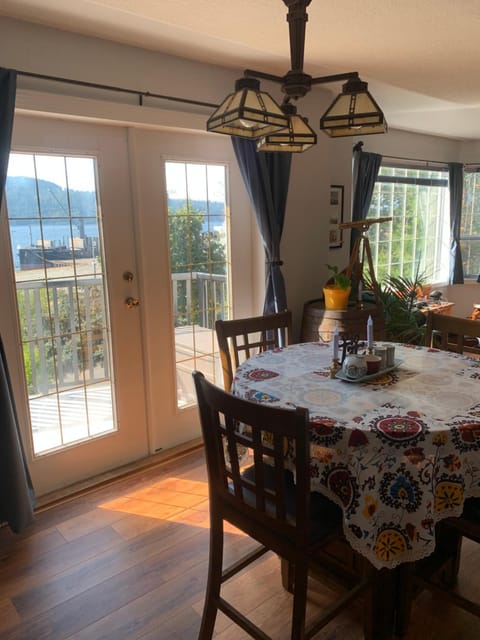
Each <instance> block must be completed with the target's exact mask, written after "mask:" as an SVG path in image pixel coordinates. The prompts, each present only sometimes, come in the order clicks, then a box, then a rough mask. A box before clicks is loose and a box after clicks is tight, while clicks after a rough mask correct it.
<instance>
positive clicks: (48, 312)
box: [17, 272, 228, 397]
mask: <svg viewBox="0 0 480 640" xmlns="http://www.w3.org/2000/svg"><path fill="white" fill-rule="evenodd" d="M47 288H48V295H47ZM172 294H173V312H174V318H175V327H182V326H185V325H189V324H195V325H199V326H200V327H203V328H206V329H213V327H214V324H215V320H216V319H217V318H226V317H228V294H227V276H225V275H219V274H213V275H212V274H207V273H200V272H194V273H174V274H172ZM17 297H18V301H19V310H20V320H21V330H22V344H23V352H24V360H25V369H26V374H27V384H28V391H29V395H30V397H35V396H39V395H46V394H48V393H51V392H52V391H55V390H57V389H58V390H64V389H68V388H72V387H75V386H78V385H79V384H85V383H86V384H89V383H97V382H101V381H107V380H108V379H109V377H110V370H109V367H110V365H109V363H110V337H109V333H108V329H107V326H106V320H105V319H106V314H105V308H104V303H103V300H104V295H103V278H102V277H98V276H97V277H95V276H88V277H81V278H77V279H76V280H74V279H65V280H64V279H61V280H54V279H52V280H49V281H48V285H47V287H45V283H44V282H43V281H38V282H34V281H28V282H17ZM183 348H184V347H183ZM192 356H193V352H192Z"/></svg>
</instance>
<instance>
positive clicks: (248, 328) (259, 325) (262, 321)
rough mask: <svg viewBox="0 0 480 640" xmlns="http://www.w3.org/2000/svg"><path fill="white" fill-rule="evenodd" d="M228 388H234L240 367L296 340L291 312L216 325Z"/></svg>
mask: <svg viewBox="0 0 480 640" xmlns="http://www.w3.org/2000/svg"><path fill="white" fill-rule="evenodd" d="M215 331H216V334H217V341H218V347H219V349H220V359H221V362H222V371H223V382H224V386H225V389H226V390H227V391H229V390H230V389H231V387H232V382H233V376H234V374H235V371H236V369H237V367H238V366H239V365H240V364H241V363H242V362H243V361H244V360H247V359H248V358H251V357H252V356H254V355H256V354H257V353H260V352H261V351H266V350H267V349H275V348H276V347H285V346H287V345H289V344H290V343H291V339H292V314H291V312H290V311H281V312H279V313H271V314H268V315H265V316H255V317H252V318H240V319H239V320H217V321H216V323H215Z"/></svg>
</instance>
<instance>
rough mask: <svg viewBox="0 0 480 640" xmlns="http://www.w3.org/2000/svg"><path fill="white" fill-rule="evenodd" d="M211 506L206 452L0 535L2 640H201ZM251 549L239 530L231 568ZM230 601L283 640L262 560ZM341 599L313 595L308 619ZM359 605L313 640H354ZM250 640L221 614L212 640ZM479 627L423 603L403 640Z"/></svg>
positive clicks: (476, 567)
mask: <svg viewBox="0 0 480 640" xmlns="http://www.w3.org/2000/svg"><path fill="white" fill-rule="evenodd" d="M207 509H208V501H207V483H206V473H205V466H204V462H203V457H202V454H201V452H195V453H193V454H192V453H191V454H189V455H187V456H184V457H183V458H181V459H180V460H176V461H170V462H166V463H163V464H161V465H159V466H158V467H155V468H151V469H149V470H147V471H143V472H139V473H137V474H135V475H133V476H130V477H128V478H126V479H123V480H121V481H118V482H115V483H112V484H110V485H108V486H106V487H103V488H101V489H98V490H95V491H91V492H88V493H86V494H85V495H83V496H81V497H77V498H75V499H74V500H71V501H69V502H65V503H63V504H60V505H58V506H56V507H54V508H51V509H48V510H45V511H43V512H41V513H39V514H37V517H36V522H35V525H34V526H33V527H32V528H31V529H30V530H29V531H28V532H26V533H25V534H23V535H21V536H15V535H13V534H12V533H11V532H10V530H9V529H8V528H5V527H4V528H2V529H0V638H1V639H2V640H13V639H16V640H20V639H21V640H61V639H66V638H74V639H75V640H135V639H139V638H141V639H142V640H153V639H155V640H173V639H176V640H196V638H197V634H198V628H199V624H200V616H201V611H202V606H203V597H204V591H205V582H206V569H207V557H208V510H207ZM250 544H251V542H250V541H249V540H248V538H246V537H245V536H243V535H240V534H239V533H238V532H235V531H234V530H231V531H229V533H228V535H227V547H228V556H229V557H230V559H231V558H232V557H234V555H235V552H238V551H239V550H240V549H245V548H246V547H247V546H248V545H250ZM479 551H480V550H477V549H476V548H475V546H473V545H472V546H468V545H466V546H465V548H464V554H463V562H462V570H461V575H460V586H461V588H462V590H463V589H468V590H469V591H472V592H476V594H477V595H478V596H479V600H480V562H479V555H480V553H479ZM229 592H230V593H233V594H235V597H236V598H237V601H238V603H239V606H240V607H241V608H242V609H243V610H244V611H245V612H246V613H247V614H250V615H252V617H253V618H254V619H255V620H256V621H257V623H258V624H260V625H261V626H262V627H263V628H264V629H265V630H266V631H267V632H268V633H270V634H271V635H272V637H273V638H275V639H278V640H287V638H288V637H289V634H288V620H289V613H290V595H289V594H288V593H286V592H285V591H284V590H283V589H282V587H281V581H280V576H279V560H278V558H276V557H275V556H273V555H271V556H266V557H264V559H262V560H261V561H259V562H258V563H257V565H255V567H253V568H250V569H249V570H248V571H245V572H243V573H241V574H239V575H238V576H237V577H236V578H235V579H234V580H232V583H231V585H230V586H229ZM336 593H337V591H336V590H335V588H334V587H333V585H330V587H328V588H325V589H323V590H322V591H319V590H318V588H317V590H316V591H314V592H313V594H312V609H314V608H315V607H317V606H327V605H328V602H329V601H331V599H332V598H335V594H336ZM361 617H362V603H361V602H360V601H359V602H357V603H356V604H355V606H353V607H352V608H351V609H350V610H348V611H347V612H345V613H344V614H343V615H342V616H341V617H338V618H337V619H336V620H334V621H333V622H332V623H330V624H329V625H328V626H327V627H326V628H325V629H324V630H323V631H322V632H320V633H319V634H318V635H317V638H319V639H323V640H327V639H328V640H333V639H335V640H361V638H362V637H363V636H362V621H361ZM247 637H248V636H247V635H246V634H244V633H243V632H242V631H241V630H240V629H239V628H238V627H236V626H235V625H233V624H232V623H230V621H229V620H228V619H227V618H225V617H224V616H223V615H222V614H219V616H218V619H217V624H216V628H215V638H216V639H217V640H243V639H245V638H247ZM477 638H480V621H478V620H477V619H476V618H474V617H473V616H471V615H469V614H467V613H464V612H462V611H460V610H459V609H456V608H454V607H453V606H450V605H445V604H443V603H440V602H439V601H438V600H435V598H434V597H433V596H431V595H430V594H429V593H427V592H425V593H423V594H422V595H421V596H420V598H419V599H418V600H417V603H416V605H415V608H414V623H413V624H412V628H411V630H410V632H409V634H408V636H407V640H434V639H435V640H454V639H455V640H470V639H471V640H474V639H477Z"/></svg>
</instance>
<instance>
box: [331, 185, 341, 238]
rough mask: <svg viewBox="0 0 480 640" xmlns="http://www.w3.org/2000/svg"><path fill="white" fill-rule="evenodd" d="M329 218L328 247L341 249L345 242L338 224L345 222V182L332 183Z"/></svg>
mask: <svg viewBox="0 0 480 640" xmlns="http://www.w3.org/2000/svg"><path fill="white" fill-rule="evenodd" d="M328 219H329V231H328V247H329V249H339V248H340V247H341V246H342V244H343V232H342V230H341V229H339V228H338V225H339V224H341V223H342V222H343V184H331V185H330V203H329V207H328Z"/></svg>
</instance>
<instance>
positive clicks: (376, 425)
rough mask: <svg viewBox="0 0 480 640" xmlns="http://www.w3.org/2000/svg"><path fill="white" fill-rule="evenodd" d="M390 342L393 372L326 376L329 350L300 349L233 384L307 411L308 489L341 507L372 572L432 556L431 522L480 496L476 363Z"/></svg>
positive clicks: (261, 363) (258, 360) (245, 368)
mask: <svg viewBox="0 0 480 640" xmlns="http://www.w3.org/2000/svg"><path fill="white" fill-rule="evenodd" d="M378 344H383V345H385V344H387V343H378ZM395 346H396V353H395V357H396V359H400V360H401V361H402V363H401V364H400V366H399V367H398V368H397V369H395V370H394V371H391V372H390V373H386V374H381V375H379V376H378V377H377V378H375V379H374V380H369V381H368V382H357V383H351V382H345V381H342V380H339V379H337V378H334V379H332V378H330V377H329V367H330V363H331V356H332V351H331V346H330V345H328V344H324V343H306V344H298V345H292V346H290V347H286V348H284V349H276V350H272V351H267V352H265V353H262V354H260V355H258V356H255V357H254V358H251V359H250V360H247V361H246V362H245V363H244V364H242V365H241V366H240V367H239V368H238V370H237V372H236V375H235V380H234V385H233V391H234V393H235V394H236V395H239V396H241V397H244V398H248V399H250V400H254V401H257V402H269V403H272V404H275V405H276V406H282V407H286V408H292V407H296V406H302V407H307V408H308V409H309V411H310V429H311V453H312V462H311V488H312V490H313V491H319V492H321V493H323V494H325V495H327V496H329V497H330V498H331V499H333V500H334V501H335V502H336V503H337V504H339V505H340V506H341V507H342V509H343V513H344V530H345V535H346V537H347V539H348V541H349V542H350V544H351V545H352V547H354V548H355V549H356V550H357V551H358V552H359V553H361V554H362V555H364V556H365V557H367V558H368V559H369V560H370V562H371V563H372V564H373V565H374V566H376V567H378V568H381V567H390V568H392V567H394V566H396V565H398V564H400V563H402V562H410V561H415V560H418V559H420V558H423V557H425V556H427V555H429V554H430V553H432V552H433V550H434V546H435V531H434V527H435V523H436V522H437V521H438V520H441V519H442V518H446V517H448V516H456V515H460V514H461V512H462V505H463V502H464V500H465V498H467V497H469V496H480V360H479V359H475V358H469V357H464V356H461V355H458V354H454V353H448V352H444V351H438V350H435V349H428V348H425V347H415V346H410V345H398V344H397V345H395ZM293 456H294V452H293V451H291V450H290V449H289V451H288V453H287V457H290V458H293Z"/></svg>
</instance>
